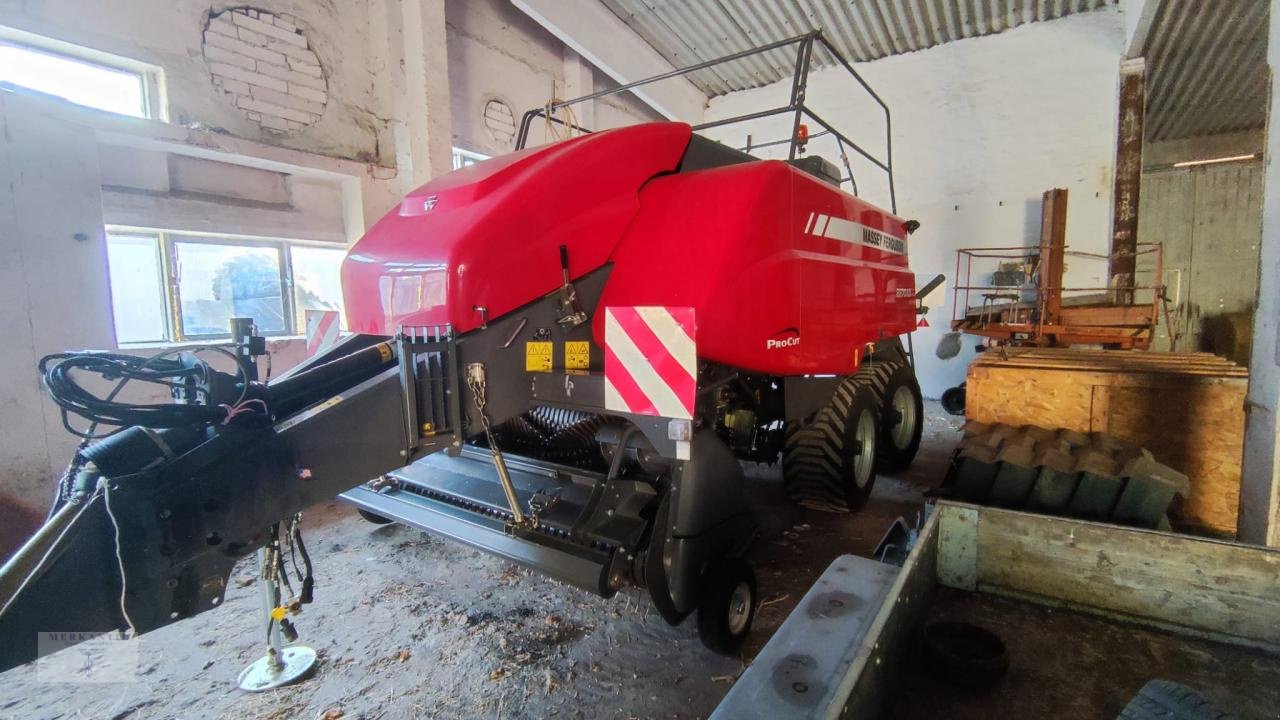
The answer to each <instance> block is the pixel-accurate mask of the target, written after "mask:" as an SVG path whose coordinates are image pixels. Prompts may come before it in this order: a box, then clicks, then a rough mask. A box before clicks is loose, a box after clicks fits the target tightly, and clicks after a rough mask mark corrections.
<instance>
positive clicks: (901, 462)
mask: <svg viewBox="0 0 1280 720" xmlns="http://www.w3.org/2000/svg"><path fill="white" fill-rule="evenodd" d="M882 397H883V403H884V405H883V408H882V409H881V411H880V412H881V423H880V448H879V451H878V453H877V455H876V462H878V463H879V467H878V468H877V469H876V471H877V472H882V473H893V472H898V471H900V470H906V469H907V468H908V467H910V466H911V462H912V461H913V460H915V459H916V453H917V452H919V451H920V435H921V433H922V432H923V431H924V397H923V396H921V394H920V383H919V382H917V381H916V374H915V371H913V370H912V369H911V366H910V365H898V366H897V367H895V368H894V369H893V372H892V373H891V374H890V375H889V379H888V381H887V382H886V383H885V387H884V394H883V395H882Z"/></svg>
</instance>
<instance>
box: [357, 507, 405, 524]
mask: <svg viewBox="0 0 1280 720" xmlns="http://www.w3.org/2000/svg"><path fill="white" fill-rule="evenodd" d="M356 512H358V513H360V517H362V518H364V519H365V520H368V521H369V522H371V523H373V524H374V525H389V524H391V523H393V522H395V521H394V520H392V519H391V518H386V517H382V516H381V515H379V514H377V513H371V512H369V511H368V510H365V509H364V508H356Z"/></svg>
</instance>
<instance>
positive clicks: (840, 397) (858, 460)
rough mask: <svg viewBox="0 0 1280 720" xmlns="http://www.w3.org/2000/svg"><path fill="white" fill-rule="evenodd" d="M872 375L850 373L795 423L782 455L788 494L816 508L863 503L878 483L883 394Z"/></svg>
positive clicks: (855, 506) (856, 506)
mask: <svg viewBox="0 0 1280 720" xmlns="http://www.w3.org/2000/svg"><path fill="white" fill-rule="evenodd" d="M876 390H877V388H876V387H875V386H874V385H873V378H872V377H871V376H869V375H867V374H864V373H862V372H859V373H857V374H855V375H853V376H851V377H849V378H846V379H845V380H844V381H843V382H841V383H840V384H839V385H838V386H837V387H836V391H835V393H834V394H833V395H832V397H831V402H829V403H827V405H826V406H824V407H823V408H822V409H821V410H819V411H818V413H817V415H816V416H815V417H814V419H813V421H812V422H810V423H808V424H807V425H800V424H799V423H792V424H791V426H790V427H789V428H788V433H787V441H786V447H785V448H784V449H783V455H782V476H783V483H784V484H785V486H786V490H787V494H788V495H790V496H791V499H792V500H794V501H796V502H797V503H799V504H801V505H804V506H805V507H810V508H813V509H815V510H827V511H833V512H851V511H853V510H857V509H859V508H861V507H862V506H863V505H865V504H866V503H867V498H868V497H870V496H871V488H872V486H873V485H874V484H875V479H876V474H875V464H876V455H877V452H876V450H877V447H878V443H879V435H880V396H879V394H878V393H877V391H876Z"/></svg>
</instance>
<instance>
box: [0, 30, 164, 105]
mask: <svg viewBox="0 0 1280 720" xmlns="http://www.w3.org/2000/svg"><path fill="white" fill-rule="evenodd" d="M0 82H9V83H13V84H14V85H21V86H22V87H26V88H30V89H32V90H36V91H39V92H42V93H47V94H49V95H55V96H57V97H60V98H62V99H64V100H70V101H71V102H73V103H77V104H79V105H88V106H89V107H93V108H98V109H99V110H106V111H107V112H113V113H119V114H121V115H132V116H134V117H146V116H147V103H146V93H145V92H144V90H143V80H142V76H141V75H139V74H138V73H134V72H129V71H127V70H117V69H115V68H109V67H104V66H102V65H95V64H93V63H89V62H85V61H83V60H77V59H75V58H71V57H67V56H65V55H54V54H51V53H46V52H41V51H39V50H34V49H31V48H26V47H22V46H18V45H8V44H5V43H0Z"/></svg>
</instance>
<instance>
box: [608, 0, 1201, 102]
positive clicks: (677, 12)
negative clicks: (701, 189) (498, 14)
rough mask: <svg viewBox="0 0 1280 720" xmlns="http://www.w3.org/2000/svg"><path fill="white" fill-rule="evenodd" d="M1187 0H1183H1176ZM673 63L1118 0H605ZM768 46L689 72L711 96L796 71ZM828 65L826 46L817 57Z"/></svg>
mask: <svg viewBox="0 0 1280 720" xmlns="http://www.w3.org/2000/svg"><path fill="white" fill-rule="evenodd" d="M1179 1H1181V0H1179ZM601 2H603V3H604V4H605V6H606V7H608V8H609V9H610V10H611V11H612V12H613V14H614V15H617V16H618V18H620V19H621V20H622V21H623V22H624V23H626V24H627V25H628V26H629V27H630V28H631V29H632V30H634V31H635V32H636V34H638V35H640V37H642V38H644V39H645V41H646V42H648V43H649V44H650V45H652V46H653V47H654V49H656V50H657V51H658V52H659V53H660V54H662V56H663V57H665V58H666V59H667V61H668V62H670V63H671V64H672V65H675V66H677V67H684V66H688V65H693V64H695V63H698V62H701V61H704V60H711V59H713V58H716V57H719V56H722V55H728V54H730V53H734V52H738V51H741V50H746V49H748V48H751V47H755V46H758V45H763V44H766V43H769V42H773V41H776V40H782V39H784V38H787V37H791V36H793V35H800V34H802V33H806V32H808V31H810V30H813V29H817V28H821V29H822V30H823V31H824V32H826V34H827V38H828V39H829V40H830V41H831V43H832V44H833V45H835V46H836V48H837V49H838V50H840V52H841V53H843V54H844V55H845V56H846V57H848V58H849V59H851V60H858V61H866V60H875V59H877V58H882V57H885V56H888V55H894V54H898V53H905V52H912V51H915V50H923V49H925V48H928V47H933V46H934V45H940V44H942V43H945V42H951V41H953V40H961V39H964V38H968V37H977V36H980V35H990V34H993V33H998V32H1002V31H1004V30H1008V29H1010V28H1013V27H1017V26H1018V25H1021V24H1023V23H1027V22H1035V21H1043V20H1053V19H1056V18H1060V17H1064V16H1066V15H1071V14H1074V13H1080V12H1088V11H1090V10H1095V9H1098V8H1101V7H1106V6H1108V5H1114V4H1116V2H1117V0H852V1H850V0H601ZM792 57H793V56H790V55H788V54H786V53H771V54H770V56H768V57H756V58H750V59H745V60H742V61H740V62H735V63H729V64H725V65H722V66H719V67H718V68H711V69H708V70H704V71H701V72H698V73H693V74H692V75H691V76H690V80H691V81H692V82H693V83H694V84H695V85H697V86H698V87H699V88H701V89H702V91H703V92H705V93H707V94H708V95H712V96H714V95H723V94H724V93H727V92H732V91H734V90H745V89H747V88H752V87H759V86H761V85H767V84H769V83H772V82H776V81H778V80H781V79H783V78H785V77H789V76H790V74H791V67H792ZM815 61H816V62H818V63H819V64H829V63H830V62H831V58H829V57H826V54H825V53H819V54H818V55H817V56H816V57H815Z"/></svg>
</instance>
